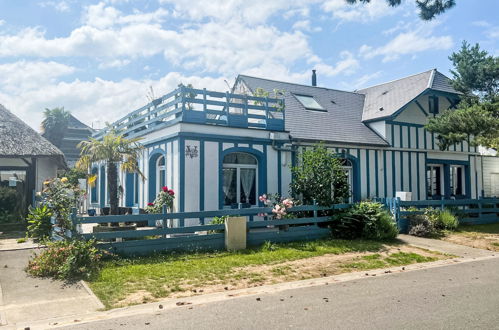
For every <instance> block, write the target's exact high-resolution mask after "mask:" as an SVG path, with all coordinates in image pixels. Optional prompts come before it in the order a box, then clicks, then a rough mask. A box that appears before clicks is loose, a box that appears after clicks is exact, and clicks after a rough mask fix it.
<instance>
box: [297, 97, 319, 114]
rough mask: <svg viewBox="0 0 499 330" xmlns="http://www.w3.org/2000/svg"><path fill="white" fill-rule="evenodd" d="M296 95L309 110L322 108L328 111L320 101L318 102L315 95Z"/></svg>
mask: <svg viewBox="0 0 499 330" xmlns="http://www.w3.org/2000/svg"><path fill="white" fill-rule="evenodd" d="M295 97H296V99H297V100H298V101H300V103H301V104H302V105H303V106H304V107H305V109H307V110H320V111H326V109H324V108H323V107H322V106H321V105H320V104H319V102H317V101H316V100H315V99H314V97H313V96H309V95H297V94H295Z"/></svg>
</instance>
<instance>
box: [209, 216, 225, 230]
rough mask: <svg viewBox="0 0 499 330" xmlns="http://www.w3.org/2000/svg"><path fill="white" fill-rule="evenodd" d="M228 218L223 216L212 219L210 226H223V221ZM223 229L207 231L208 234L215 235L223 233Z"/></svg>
mask: <svg viewBox="0 0 499 330" xmlns="http://www.w3.org/2000/svg"><path fill="white" fill-rule="evenodd" d="M228 218H229V216H228V215H224V216H221V217H213V220H211V222H210V225H224V224H225V221H226V220H227V219H228ZM223 232H224V230H223V229H217V230H209V231H208V233H210V234H216V233H223Z"/></svg>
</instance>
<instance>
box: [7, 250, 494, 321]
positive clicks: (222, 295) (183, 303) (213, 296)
mask: <svg viewBox="0 0 499 330" xmlns="http://www.w3.org/2000/svg"><path fill="white" fill-rule="evenodd" d="M494 258H499V256H497V255H496V256H484V257H479V258H462V257H460V258H453V259H446V260H438V261H434V262H428V263H421V264H412V265H407V266H397V267H390V268H384V269H375V270H371V271H362V272H355V273H345V274H340V275H335V276H330V277H322V278H316V279H309V280H301V281H295V282H286V283H279V284H274V285H265V286H260V287H254V288H246V289H240V290H233V291H225V292H216V293H210V294H205V295H198V296H191V297H185V298H167V299H163V300H160V301H157V302H154V303H149V304H142V305H134V306H130V307H123V308H116V309H112V310H108V311H101V312H94V313H88V314H84V315H78V316H72V317H64V318H57V319H47V320H43V321H38V322H34V323H29V324H28V323H26V324H20V323H19V324H16V326H17V328H21V329H22V328H24V327H27V326H29V327H30V328H31V329H53V328H59V327H64V326H69V325H74V324H84V323H91V322H96V321H102V320H108V319H113V318H118V317H125V316H133V315H140V314H158V313H164V312H167V311H170V310H173V309H176V308H192V307H194V306H200V305H204V304H208V303H212V302H219V301H224V300H228V299H237V298H240V297H248V296H256V295H262V294H272V293H278V292H282V291H286V290H290V289H299V288H306V287H314V286H320V285H329V284H332V285H334V284H336V283H342V282H347V281H354V280H362V279H367V278H372V277H374V276H377V277H379V276H389V275H396V274H400V273H405V272H410V271H417V270H424V269H430V268H437V267H445V266H450V265H454V264H461V263H466V262H474V261H482V260H488V259H494ZM177 303H179V304H178V305H177ZM160 305H161V307H160Z"/></svg>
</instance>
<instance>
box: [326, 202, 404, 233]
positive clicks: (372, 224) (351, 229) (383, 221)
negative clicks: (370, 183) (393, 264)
mask: <svg viewBox="0 0 499 330" xmlns="http://www.w3.org/2000/svg"><path fill="white" fill-rule="evenodd" d="M331 220H332V223H331V232H332V235H333V237H336V238H346V239H355V238H364V239H393V238H395V237H396V236H397V234H398V229H397V225H396V223H395V222H394V221H393V220H392V217H391V215H390V214H389V213H388V212H387V211H386V210H385V209H384V208H383V205H381V204H379V203H374V202H360V203H358V204H355V205H354V206H352V207H351V208H350V209H347V210H346V211H344V212H341V213H339V214H337V215H334V216H333V217H332V219H331Z"/></svg>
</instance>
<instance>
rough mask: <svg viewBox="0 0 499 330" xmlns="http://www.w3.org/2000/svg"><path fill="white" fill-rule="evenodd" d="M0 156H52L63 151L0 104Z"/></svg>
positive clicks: (58, 155) (62, 157)
mask: <svg viewBox="0 0 499 330" xmlns="http://www.w3.org/2000/svg"><path fill="white" fill-rule="evenodd" d="M0 157H8V158H10V157H54V158H59V159H60V160H61V161H62V163H64V160H63V159H64V155H63V153H62V152H61V151H60V150H59V149H57V147H56V146H54V145H53V144H52V143H50V142H49V141H47V139H45V138H44V137H42V136H41V135H40V134H38V133H37V132H36V131H35V130H34V129H32V128H31V127H29V126H28V125H27V124H26V123H25V122H23V121H22V120H21V119H19V118H18V117H17V116H15V115H14V114H13V113H12V112H10V111H9V110H7V109H6V108H5V107H4V106H3V105H1V104H0Z"/></svg>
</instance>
